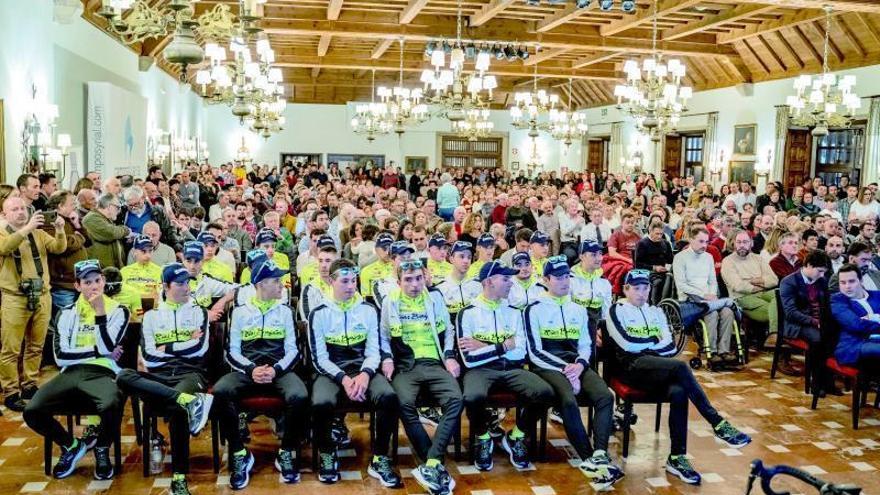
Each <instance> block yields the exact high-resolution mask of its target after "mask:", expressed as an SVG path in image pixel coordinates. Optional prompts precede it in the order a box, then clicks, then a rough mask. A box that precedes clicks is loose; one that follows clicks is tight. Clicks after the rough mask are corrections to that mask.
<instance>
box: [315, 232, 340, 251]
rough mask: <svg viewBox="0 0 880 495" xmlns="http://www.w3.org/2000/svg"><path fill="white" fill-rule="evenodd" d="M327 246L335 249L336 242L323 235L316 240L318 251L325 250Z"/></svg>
mask: <svg viewBox="0 0 880 495" xmlns="http://www.w3.org/2000/svg"><path fill="white" fill-rule="evenodd" d="M327 246H330V247H333V248H335V247H336V241H334V240H333V238H332V237H330V236H329V235H327V234H324V235H322V236H321V237H319V238H318V249H321V248H325V247H327Z"/></svg>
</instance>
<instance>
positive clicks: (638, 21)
mask: <svg viewBox="0 0 880 495" xmlns="http://www.w3.org/2000/svg"><path fill="white" fill-rule="evenodd" d="M702 1H703V0H663V1H661V2H660V4H659V5H658V6H657V17H658V18H660V17H663V16H664V15H668V14H673V13H675V12H678V11H681V10H685V9H689V8H691V7H696V6H697V5H699V4H700V3H701V2H702ZM652 19H654V8H653V6H648V7H647V8H643V9H640V10H639V11H638V12H636V13H635V14H632V15H625V16H623V17H622V18H621V19H619V20H617V21H614V22H612V23H611V24H607V25H605V26H602V36H611V35H614V34H618V33H622V32H624V31H626V30H628V29H632V28H634V27H638V26H640V25H642V24H644V23H646V22H651V20H652Z"/></svg>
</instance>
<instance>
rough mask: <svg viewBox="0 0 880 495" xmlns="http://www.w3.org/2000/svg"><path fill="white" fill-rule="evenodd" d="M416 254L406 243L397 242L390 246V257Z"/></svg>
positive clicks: (410, 245) (414, 249)
mask: <svg viewBox="0 0 880 495" xmlns="http://www.w3.org/2000/svg"><path fill="white" fill-rule="evenodd" d="M414 252H416V248H414V247H413V246H412V244H410V243H408V242H406V241H397V242H395V243H393V244H392V245H391V256H400V255H403V254H407V253H410V254H412V253H414Z"/></svg>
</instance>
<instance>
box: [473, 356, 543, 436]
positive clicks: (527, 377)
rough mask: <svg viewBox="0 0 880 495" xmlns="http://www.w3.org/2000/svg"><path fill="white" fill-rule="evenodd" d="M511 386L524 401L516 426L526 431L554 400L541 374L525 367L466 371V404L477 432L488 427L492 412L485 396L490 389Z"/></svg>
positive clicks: (504, 388)
mask: <svg viewBox="0 0 880 495" xmlns="http://www.w3.org/2000/svg"><path fill="white" fill-rule="evenodd" d="M498 390H508V391H511V392H513V393H515V394H516V395H517V396H518V398H519V400H520V401H521V402H522V405H523V414H520V416H519V418H518V419H517V423H516V426H517V427H518V428H519V429H520V431H522V432H524V433H526V432H530V431H532V427H533V426H534V424H535V421H537V419H538V417H539V414H540V413H541V411H543V410H544V409H546V408H547V407H549V406H550V404H551V403H552V402H553V389H551V388H550V386H549V385H548V384H547V382H545V381H544V380H541V379H540V378H539V377H538V375H536V374H534V373H532V372H530V371H526V370H523V369H511V370H504V371H502V370H494V369H488V368H475V369H470V370H467V372H466V373H465V374H464V393H463V394H462V399H463V400H464V407H465V410H466V411H467V415H468V419H469V420H470V427H471V428H472V429H473V431H474V432H475V433H476V435H477V436H479V435H482V434H484V433H486V432H487V431H488V428H489V419H490V418H489V415H488V410H487V409H486V399H487V398H488V396H489V393H490V392H492V391H498Z"/></svg>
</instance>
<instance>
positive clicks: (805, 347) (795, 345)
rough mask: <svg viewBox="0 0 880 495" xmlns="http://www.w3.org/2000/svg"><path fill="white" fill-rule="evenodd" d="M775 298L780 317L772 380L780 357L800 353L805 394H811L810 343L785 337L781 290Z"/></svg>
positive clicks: (772, 366) (771, 368)
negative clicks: (801, 355)
mask: <svg viewBox="0 0 880 495" xmlns="http://www.w3.org/2000/svg"><path fill="white" fill-rule="evenodd" d="M773 298H774V300H775V301H776V311H777V314H778V315H779V328H778V329H777V331H776V347H775V348H774V349H773V364H772V365H771V366H770V379H771V380H774V379H775V378H776V370H777V368H778V367H779V356H780V355H781V354H782V353H783V351H784V352H786V353H787V354H789V355H790V354H791V352H792V351H800V352H803V353H804V393H805V394H808V393H810V386H811V385H812V383H811V382H812V377H811V373H810V367H811V366H813V363H811V362H810V343H809V342H807V341H806V340H804V339H799V338H788V337H783V335H782V333H783V331H782V330H783V328H784V327H785V308H784V307H783V306H782V297H781V296H780V295H779V289H778V288H777V289H775V290H774V291H773Z"/></svg>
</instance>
